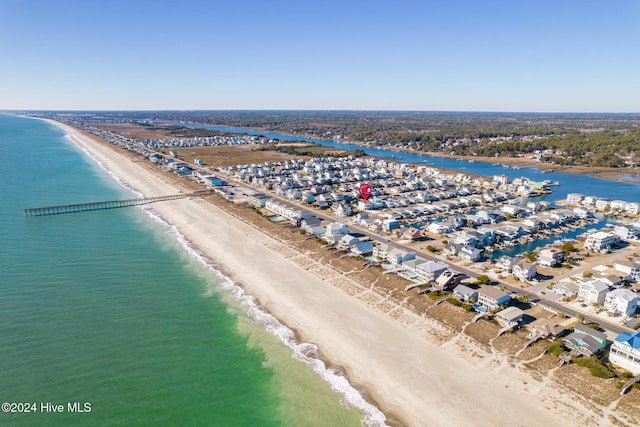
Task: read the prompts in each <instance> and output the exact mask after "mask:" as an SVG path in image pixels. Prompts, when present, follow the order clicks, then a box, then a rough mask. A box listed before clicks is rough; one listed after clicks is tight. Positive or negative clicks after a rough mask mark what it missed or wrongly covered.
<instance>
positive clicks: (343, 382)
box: [65, 133, 387, 427]
mask: <svg viewBox="0 0 640 427" xmlns="http://www.w3.org/2000/svg"><path fill="white" fill-rule="evenodd" d="M65 137H66V138H67V139H68V140H70V141H71V142H72V143H73V144H74V145H76V146H77V147H78V148H80V150H82V152H84V153H85V154H86V155H87V156H89V158H91V159H92V160H93V161H94V162H95V163H96V164H97V165H98V166H99V167H100V168H101V169H103V170H104V171H105V172H107V173H108V174H109V175H110V176H111V177H112V178H113V179H114V180H115V181H116V182H117V183H118V184H120V185H121V186H122V187H124V188H126V189H127V190H129V191H131V192H133V193H135V194H136V195H137V196H138V197H140V198H142V197H144V195H143V194H142V193H140V192H139V191H138V190H136V189H135V188H134V187H132V186H131V185H129V184H128V183H127V182H125V181H123V180H122V179H121V178H120V177H119V176H118V175H116V174H115V173H113V172H112V171H110V170H109V169H108V168H107V167H106V166H105V164H104V163H103V162H101V161H100V160H99V159H98V158H96V157H95V156H94V155H93V154H92V153H90V152H89V151H87V150H86V149H85V148H84V147H83V146H81V145H79V144H78V143H77V142H76V141H74V140H73V138H71V136H70V135H69V134H68V133H67V134H66V135H65ZM141 207H142V209H143V210H144V211H145V212H146V213H147V214H148V215H149V217H151V218H152V219H153V220H154V221H156V222H159V223H160V224H162V225H163V226H165V227H167V230H169V231H170V233H171V234H172V235H173V237H174V238H175V239H177V241H178V242H179V243H180V245H181V246H182V247H183V248H184V249H185V250H186V251H187V253H188V254H189V255H190V256H192V257H194V258H195V259H196V260H198V261H199V262H201V263H202V264H203V265H204V266H205V267H206V268H207V269H208V270H209V271H210V272H211V273H212V274H213V275H214V276H215V277H216V278H217V279H218V280H219V282H220V288H221V289H222V290H224V291H226V292H228V293H229V294H230V295H232V296H233V298H234V299H236V300H237V301H238V302H240V304H241V305H242V306H243V307H244V308H245V310H246V313H247V315H248V316H249V317H250V318H251V319H253V320H254V321H255V322H256V323H258V324H259V325H261V326H262V327H263V328H265V329H266V330H267V331H268V332H269V333H271V334H273V335H275V336H277V337H278V338H279V339H280V341H282V343H283V344H284V345H286V346H287V347H288V348H289V349H291V351H292V356H293V357H294V358H295V359H297V360H299V361H301V362H303V363H306V364H308V365H310V366H311V367H312V368H313V371H314V372H315V373H316V374H317V375H319V376H320V378H322V379H323V380H324V381H326V382H327V383H328V384H329V385H330V386H331V389H332V390H333V391H335V392H336V393H339V394H340V395H342V399H341V402H342V403H343V404H344V405H347V406H350V407H353V408H355V409H357V410H359V411H361V412H362V414H363V416H362V419H361V422H362V424H363V425H366V426H371V427H378V426H386V425H387V424H386V417H385V415H384V414H383V413H382V411H380V410H379V409H378V408H377V407H376V406H374V405H372V404H371V403H369V402H367V401H366V399H365V398H364V397H363V396H362V394H361V393H360V392H359V391H358V390H356V389H355V388H354V387H353V386H352V385H351V384H350V383H349V381H348V380H347V378H346V377H345V375H344V372H342V371H341V370H338V369H332V368H327V367H326V365H325V363H324V362H323V361H322V360H321V359H319V358H318V354H319V351H318V347H317V346H316V345H315V344H312V343H306V342H298V341H297V340H296V337H295V334H294V333H293V331H292V330H291V329H289V328H288V327H286V326H285V325H283V324H282V323H280V322H279V321H278V319H276V318H275V317H273V316H272V315H271V314H270V313H269V312H268V311H267V310H266V309H265V308H264V307H262V306H261V305H260V304H259V303H258V301H257V300H256V299H255V298H254V297H252V296H251V295H247V294H246V293H245V291H244V289H242V288H241V287H239V286H238V285H236V284H235V283H234V282H233V280H231V279H230V278H229V277H227V276H225V275H224V274H223V273H222V272H221V271H220V270H218V269H217V268H216V267H217V266H216V264H215V263H214V261H213V260H211V259H210V258H208V257H207V256H206V255H205V254H203V253H202V252H201V251H200V250H198V249H197V248H196V247H195V246H193V245H192V244H191V242H190V241H189V240H188V239H187V238H186V237H185V236H184V235H183V234H182V233H180V231H179V230H178V229H177V228H176V227H175V226H173V225H172V224H169V223H168V222H167V221H166V220H165V219H164V218H162V216H160V214H158V213H157V212H156V211H155V210H154V209H152V208H151V207H150V206H141Z"/></svg>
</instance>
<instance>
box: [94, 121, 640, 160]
mask: <svg viewBox="0 0 640 427" xmlns="http://www.w3.org/2000/svg"><path fill="white" fill-rule="evenodd" d="M112 114H113V113H108V112H101V114H100V116H101V117H100V120H103V121H106V122H108V121H109V120H113V121H117V122H118V123H121V122H123V121H128V122H130V123H139V124H142V125H143V126H146V127H147V128H149V129H151V128H156V127H160V128H162V130H163V131H165V132H169V133H171V134H174V133H175V135H176V136H181V137H183V136H187V137H191V136H205V135H215V134H224V132H216V131H210V130H204V129H192V128H187V127H183V126H170V125H166V124H157V123H153V124H151V123H147V124H144V121H148V120H149V119H154V120H157V121H161V122H177V121H185V122H191V123H201V124H210V125H225V126H232V127H239V128H254V129H264V130H265V131H275V132H281V133H285V134H294V135H305V136H309V137H315V138H322V139H330V140H338V141H345V142H356V143H361V144H364V145H366V146H371V147H378V146H387V145H393V146H396V147H401V148H404V149H408V150H412V151H417V152H435V153H443V154H447V155H450V154H452V155H459V156H469V155H471V156H487V157H525V156H526V157H532V156H533V155H535V156H536V158H537V159H538V160H539V161H541V162H546V163H552V164H558V165H577V166H606V167H616V168H618V167H623V166H625V165H634V164H635V165H637V164H638V163H640V154H639V152H638V149H637V146H638V141H640V115H638V114H558V113H556V114H539V113H538V114H536V113H470V112H428V111H422V112H420V111H418V112H400V111H157V112H153V113H150V112H134V111H132V112H128V113H127V114H126V117H123V116H122V113H120V112H118V113H117V115H112Z"/></svg>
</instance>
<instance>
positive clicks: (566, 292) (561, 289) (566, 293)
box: [552, 279, 579, 297]
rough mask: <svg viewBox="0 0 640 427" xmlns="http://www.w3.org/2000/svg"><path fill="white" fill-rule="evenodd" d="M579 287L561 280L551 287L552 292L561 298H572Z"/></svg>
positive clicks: (568, 281)
mask: <svg viewBox="0 0 640 427" xmlns="http://www.w3.org/2000/svg"><path fill="white" fill-rule="evenodd" d="M578 289H579V286H578V285H577V284H575V283H574V282H572V281H571V280H568V279H566V280H561V281H559V282H558V283H556V284H555V285H553V289H552V290H553V292H555V293H556V294H558V295H560V296H563V297H572V296H575V295H578Z"/></svg>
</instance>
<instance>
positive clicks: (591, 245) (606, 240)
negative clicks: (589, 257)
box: [584, 231, 618, 251]
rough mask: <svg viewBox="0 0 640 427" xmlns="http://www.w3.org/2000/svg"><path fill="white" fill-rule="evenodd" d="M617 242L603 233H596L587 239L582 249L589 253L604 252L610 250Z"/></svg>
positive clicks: (609, 235) (613, 237) (611, 236)
mask: <svg viewBox="0 0 640 427" xmlns="http://www.w3.org/2000/svg"><path fill="white" fill-rule="evenodd" d="M617 242H618V238H617V237H616V236H615V235H613V234H611V233H605V232H604V231H598V232H596V233H593V234H591V235H590V236H589V237H587V240H586V242H585V243H584V248H585V249H587V250H591V251H605V250H607V249H611V248H612V247H613V245H615V244H616V243H617Z"/></svg>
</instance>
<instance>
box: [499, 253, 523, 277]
mask: <svg viewBox="0 0 640 427" xmlns="http://www.w3.org/2000/svg"><path fill="white" fill-rule="evenodd" d="M521 261H522V258H521V257H510V256H506V255H503V256H501V257H500V259H499V260H498V262H496V267H497V268H500V269H502V270H504V271H508V272H509V273H511V272H512V271H513V267H515V266H516V265H517V264H519V263H520V262H521Z"/></svg>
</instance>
